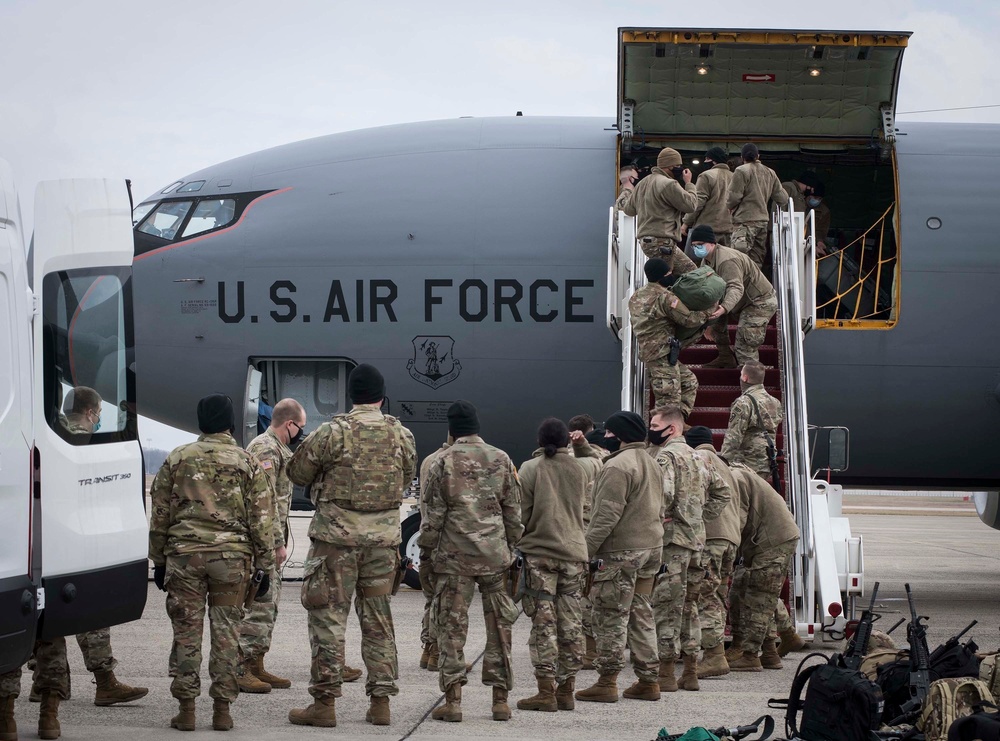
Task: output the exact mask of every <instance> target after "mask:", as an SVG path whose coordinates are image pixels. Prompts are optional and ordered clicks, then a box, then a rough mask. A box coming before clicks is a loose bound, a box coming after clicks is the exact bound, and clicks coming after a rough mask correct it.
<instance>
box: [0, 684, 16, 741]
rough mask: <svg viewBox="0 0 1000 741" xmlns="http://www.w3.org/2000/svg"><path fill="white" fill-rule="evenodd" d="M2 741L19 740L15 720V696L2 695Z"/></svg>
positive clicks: (0, 735)
mask: <svg viewBox="0 0 1000 741" xmlns="http://www.w3.org/2000/svg"><path fill="white" fill-rule="evenodd" d="M0 741H17V723H15V722H14V697H13V695H12V696H9V697H0Z"/></svg>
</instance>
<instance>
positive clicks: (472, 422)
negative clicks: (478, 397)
mask: <svg viewBox="0 0 1000 741" xmlns="http://www.w3.org/2000/svg"><path fill="white" fill-rule="evenodd" d="M448 434H450V435H451V436H452V437H453V438H455V439H456V440H457V439H458V438H460V437H466V436H468V435H478V434H479V413H478V412H477V411H476V407H475V406H473V405H472V404H471V403H469V402H467V401H462V400H461V399H459V400H458V401H456V402H455V403H454V404H452V405H451V406H450V407H448Z"/></svg>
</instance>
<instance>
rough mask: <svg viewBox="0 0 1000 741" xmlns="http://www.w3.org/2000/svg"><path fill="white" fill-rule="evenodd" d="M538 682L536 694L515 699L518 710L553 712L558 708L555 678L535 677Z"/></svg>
mask: <svg viewBox="0 0 1000 741" xmlns="http://www.w3.org/2000/svg"><path fill="white" fill-rule="evenodd" d="M535 680H536V681H537V682H538V694H536V695H532V696H531V697H526V698H524V699H523V700H518V701H517V709H518V710H541V711H543V712H546V713H554V712H556V711H557V710H558V709H559V703H558V702H556V680H554V679H553V678H552V677H535Z"/></svg>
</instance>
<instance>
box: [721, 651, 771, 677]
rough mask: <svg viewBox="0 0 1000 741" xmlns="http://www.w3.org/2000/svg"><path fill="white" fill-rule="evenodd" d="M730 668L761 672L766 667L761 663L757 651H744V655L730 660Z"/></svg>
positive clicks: (737, 670)
mask: <svg viewBox="0 0 1000 741" xmlns="http://www.w3.org/2000/svg"><path fill="white" fill-rule="evenodd" d="M729 669H730V670H731V671H734V672H761V671H764V667H763V666H761V665H760V659H758V658H757V654H756V652H753V651H744V652H743V655H742V656H740V658H738V659H736V661H730V662H729Z"/></svg>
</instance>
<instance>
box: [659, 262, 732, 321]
mask: <svg viewBox="0 0 1000 741" xmlns="http://www.w3.org/2000/svg"><path fill="white" fill-rule="evenodd" d="M671 290H673V292H674V295H675V296H677V298H679V299H680V300H681V301H683V302H684V305H685V306H686V307H688V308H689V309H690V310H691V311H705V309H709V308H711V307H712V306H713V305H714V304H717V303H719V301H721V300H722V297H723V296H724V295H725V293H726V281H724V280H723V279H722V278H720V277H719V275H718V273H716V272H715V270H713V269H712V268H710V267H709V266H708V265H702V266H701V267H700V268H695V269H694V270H692V271H691V272H690V273H684V275H682V276H681V277H680V278H678V279H677V280H676V281H675V282H674V285H673V287H672V289H671Z"/></svg>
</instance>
